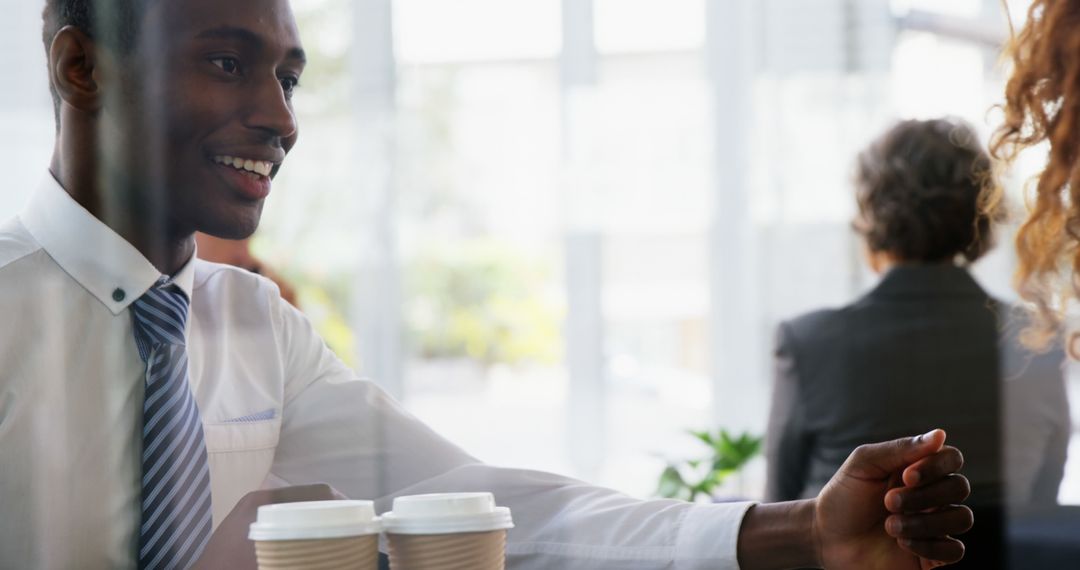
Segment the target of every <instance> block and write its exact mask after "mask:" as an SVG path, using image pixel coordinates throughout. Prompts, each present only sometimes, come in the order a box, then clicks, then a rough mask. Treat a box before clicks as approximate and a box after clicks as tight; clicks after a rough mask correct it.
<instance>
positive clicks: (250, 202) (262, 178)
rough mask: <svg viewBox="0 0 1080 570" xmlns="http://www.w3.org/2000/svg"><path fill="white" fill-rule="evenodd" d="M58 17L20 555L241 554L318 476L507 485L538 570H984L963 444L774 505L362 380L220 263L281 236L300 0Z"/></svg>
mask: <svg viewBox="0 0 1080 570" xmlns="http://www.w3.org/2000/svg"><path fill="white" fill-rule="evenodd" d="M44 22H45V26H44V40H45V46H46V50H47V52H48V62H49V66H48V73H49V81H50V84H51V86H52V89H53V93H54V99H55V104H56V111H57V113H56V120H57V131H56V149H55V153H54V156H53V160H52V163H51V165H50V167H49V171H48V172H47V173H44V175H43V180H42V183H41V185H40V187H39V188H38V189H37V192H36V193H35V194H34V196H33V198H32V200H31V202H30V204H29V205H28V206H27V208H26V209H25V211H24V212H23V213H21V214H20V215H19V216H18V217H17V218H15V219H12V220H9V221H8V222H6V223H4V224H3V225H2V226H0V315H3V317H4V322H5V325H6V326H4V327H2V328H0V567H5V568H7V567H11V568H127V567H139V568H185V567H189V566H191V565H192V564H193V563H195V562H196V561H200V562H201V563H202V564H203V565H205V566H206V567H220V566H221V565H222V564H225V563H224V562H222V559H220V558H219V559H208V558H209V557H211V556H214V555H215V554H214V553H215V552H220V548H219V546H220V541H219V540H218V538H217V537H221V536H225V535H226V534H227V533H223V532H221V531H222V529H223V528H227V527H228V526H229V525H230V521H235V520H236V517H230V516H228V515H229V514H230V512H231V511H233V509H234V508H236V507H237V505H238V504H239V505H241V506H242V505H244V504H246V503H245V501H247V499H245V498H244V497H245V496H249V497H250V495H248V494H249V493H251V492H252V491H255V490H256V489H260V488H266V487H288V486H295V485H303V484H309V483H314V482H325V483H328V484H330V485H331V486H333V487H334V488H336V489H338V490H339V491H340V492H342V493H344V494H346V495H347V496H350V497H353V498H370V499H375V500H377V503H378V507H379V508H380V509H381V510H385V509H386V508H387V507H388V506H389V504H390V501H391V500H392V498H393V497H394V496H397V495H401V494H412V493H421V492H439V491H471V490H489V491H493V492H494V493H495V495H496V497H497V500H498V501H499V502H500V503H501V504H504V505H507V506H509V507H511V509H512V510H513V513H514V520H515V523H516V525H517V526H516V528H515V529H514V530H513V531H512V532H511V534H510V538H509V544H508V546H507V552H508V557H509V558H508V559H509V563H510V567H511V568H514V569H533V568H535V569H539V568H564V569H586V568H588V569H616V568H628V567H633V568H676V569H691V568H736V567H742V568H782V567H796V566H814V565H826V566H828V567H830V568H888V569H898V570H899V569H905V570H907V569H912V570H913V569H916V568H929V567H930V566H932V565H933V564H934V563H935V562H933V561H935V560H940V561H952V560H956V559H958V558H959V557H960V556H961V555H962V552H963V546H962V544H961V543H960V542H959V541H957V540H955V539H953V538H951V537H950V535H953V534H956V533H961V532H964V531H965V530H967V528H968V527H969V526H970V525H971V513H970V511H969V510H967V509H966V508H965V507H962V506H958V505H956V503H959V502H961V501H962V500H963V499H964V498H965V496H966V494H967V481H966V480H965V479H964V478H963V477H962V476H960V475H957V474H956V472H957V471H958V470H959V469H960V467H961V464H962V458H961V456H960V453H959V452H958V451H957V450H955V449H953V448H950V447H947V446H945V445H944V438H945V435H944V433H942V432H940V431H935V432H931V433H929V434H927V435H925V436H922V437H919V438H909V439H904V440H897V441H894V442H889V443H885V444H880V445H875V446H865V447H862V448H860V449H859V450H857V451H856V452H855V453H854V454H853V455H852V456H851V458H849V460H848V462H847V463H846V464H845V466H844V467H843V468H842V469H841V470H840V472H839V473H838V474H837V476H836V477H835V478H834V480H833V481H832V482H831V483H830V484H829V485H828V486H827V487H826V488H825V490H824V491H822V494H821V495H820V497H818V498H817V499H814V500H809V501H799V502H792V503H780V504H773V505H765V504H762V505H752V504H729V505H691V504H686V503H680V502H676V501H641V500H636V499H633V498H630V497H626V496H623V495H620V494H618V493H616V492H614V491H610V490H607V489H603V488H599V487H594V486H590V485H588V484H585V483H582V482H579V481H574V480H571V479H567V478H563V477H559V476H556V475H551V474H546V473H538V472H532V471H521V470H509V469H500V468H496V467H491V466H487V465H484V464H483V463H481V462H479V461H478V460H476V459H475V458H473V457H471V456H469V455H468V454H466V453H465V452H463V451H462V450H460V449H459V448H457V447H455V446H454V445H452V444H451V443H449V442H447V441H446V440H444V439H443V438H441V437H440V436H439V435H437V434H435V433H434V432H432V431H431V430H430V429H428V428H427V427H425V426H424V425H423V424H421V423H420V422H418V421H417V420H416V419H415V418H413V417H411V416H410V415H408V414H407V413H406V412H405V411H403V410H402V409H401V408H400V407H399V406H398V405H397V404H396V403H394V402H393V401H392V400H390V399H389V398H388V397H387V396H386V395H385V394H384V393H383V392H382V391H380V390H379V388H378V387H377V386H375V385H374V384H372V383H370V382H367V381H362V380H359V379H357V378H356V377H355V375H354V374H353V372H352V371H351V370H349V369H348V368H347V367H346V366H344V365H343V364H342V363H341V362H340V361H339V360H337V359H336V358H335V357H334V356H333V355H332V354H331V353H330V351H329V350H328V349H327V348H326V347H325V345H324V343H323V342H322V341H321V339H319V337H318V336H317V335H316V334H315V332H314V331H313V329H312V328H311V326H310V324H309V323H308V322H307V321H306V320H305V319H304V317H303V316H302V315H301V314H300V313H299V312H297V311H296V310H295V309H293V308H292V307H291V306H290V305H288V304H287V303H285V302H284V301H282V300H281V299H280V297H279V295H278V294H277V291H276V289H275V288H274V286H273V285H272V284H271V283H270V282H269V281H267V280H265V279H263V278H261V277H259V276H256V275H253V274H251V273H248V272H245V271H242V270H238V269H235V268H231V267H227V266H222V265H216V264H211V263H207V262H203V261H200V260H198V259H195V257H194V251H195V246H194V239H193V234H194V232H196V231H202V232H206V233H209V234H212V235H215V236H219V237H226V238H242V237H246V236H248V235H250V234H251V233H252V232H253V231H254V230H255V228H256V226H257V225H258V222H259V216H260V214H261V211H262V207H263V203H264V200H265V199H266V198H267V196H268V195H269V194H270V193H271V187H272V185H271V181H272V179H273V177H274V175H275V174H276V172H277V171H278V169H280V168H281V167H282V164H283V162H284V161H285V159H286V156H287V154H288V152H289V150H290V149H291V148H292V147H293V145H294V144H295V142H296V139H297V123H296V117H295V114H294V112H293V108H292V103H291V97H292V93H293V90H294V89H295V88H296V85H297V82H298V80H299V78H300V75H301V73H302V72H303V67H304V52H303V49H302V48H301V42H300V38H299V35H298V33H297V29H296V25H295V22H294V19H293V16H292V13H291V11H290V8H289V5H288V3H287V0H224V1H223V0H111V1H107V0H97V1H93V0H47V5H46V8H45V14H44ZM927 397H932V395H928V396H927ZM215 529H216V530H217V531H218V532H217V534H215V535H214V536H215V539H214V540H213V541H211V540H210V537H211V534H212V533H213V532H214V531H215ZM232 530H236V529H232ZM208 543H210V544H212V545H213V547H212V548H210V549H208V550H207V549H206V545H207V544H208ZM229 546H231V547H232V548H234V549H236V550H250V548H251V546H250V543H248V542H247V541H244V540H238V541H236V542H235V544H233V545H229V544H226V547H229ZM204 554H205V555H204ZM200 557H202V559H201V560H200Z"/></svg>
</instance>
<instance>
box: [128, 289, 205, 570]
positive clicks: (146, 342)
mask: <svg viewBox="0 0 1080 570" xmlns="http://www.w3.org/2000/svg"><path fill="white" fill-rule="evenodd" d="M131 313H132V315H133V318H134V323H135V344H136V345H137V346H138V348H139V356H141V357H142V359H143V362H145V363H146V364H147V366H146V395H145V396H144V400H143V429H142V437H143V451H142V521H141V523H142V524H141V526H140V527H139V556H138V559H139V568H140V569H147V570H150V569H157V568H166V569H174V568H178V569H183V568H188V567H189V566H191V565H192V564H193V563H194V562H195V560H196V559H198V557H199V554H200V553H201V552H202V550H203V548H204V547H205V546H206V542H207V541H208V540H209V539H210V525H211V516H210V512H211V511H210V469H209V465H208V463H207V460H206V440H205V439H204V437H203V428H202V419H201V418H200V417H199V407H198V406H197V405H196V404H195V398H194V397H193V396H192V395H191V388H190V387H189V386H188V361H187V350H186V349H185V346H184V323H185V322H187V315H188V299H187V296H186V295H184V293H183V291H180V290H179V289H178V288H177V287H176V286H175V285H169V284H166V283H165V280H164V279H162V280H161V281H159V282H158V283H157V284H156V285H155V286H154V287H153V288H151V289H150V290H149V291H147V292H146V294H144V295H143V296H142V297H140V298H139V299H138V300H137V301H135V303H133V304H132V306H131Z"/></svg>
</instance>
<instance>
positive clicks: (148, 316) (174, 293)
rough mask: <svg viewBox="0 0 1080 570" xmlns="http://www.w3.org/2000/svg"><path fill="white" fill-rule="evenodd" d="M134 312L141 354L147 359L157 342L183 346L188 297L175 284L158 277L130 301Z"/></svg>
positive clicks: (136, 337) (137, 340)
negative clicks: (151, 285) (155, 282)
mask: <svg viewBox="0 0 1080 570" xmlns="http://www.w3.org/2000/svg"><path fill="white" fill-rule="evenodd" d="M131 314H132V315H133V320H134V322H135V340H136V344H137V345H138V347H139V355H140V356H142V359H143V360H144V361H145V360H146V359H147V358H149V356H150V350H151V349H152V348H153V347H155V346H159V345H163V344H174V345H180V346H183V344H184V325H185V324H186V323H187V316H188V298H187V295H185V294H184V292H183V291H181V290H180V288H179V287H177V286H176V285H173V284H169V283H166V282H164V281H159V282H158V283H157V284H156V285H154V286H153V287H151V288H150V290H149V291H147V292H146V293H144V294H143V296H142V297H139V298H138V299H136V300H135V302H134V303H132V304H131Z"/></svg>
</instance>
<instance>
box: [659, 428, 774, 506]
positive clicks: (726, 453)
mask: <svg viewBox="0 0 1080 570" xmlns="http://www.w3.org/2000/svg"><path fill="white" fill-rule="evenodd" d="M689 433H690V435H692V436H694V437H695V438H697V439H698V441H700V442H701V443H702V444H704V445H705V446H706V447H707V448H708V449H709V454H708V455H707V456H704V457H700V458H697V459H687V460H684V461H681V462H674V463H668V466H667V467H666V468H665V469H664V471H663V472H662V473H661V474H660V481H659V484H658V485H657V489H656V494H657V495H659V496H661V497H665V498H669V499H682V500H684V501H691V502H693V501H695V500H697V499H698V497H701V496H705V497H712V496H713V493H714V491H716V489H717V488H719V487H720V486H721V485H722V484H723V483H724V481H725V480H726V479H727V478H728V477H730V476H731V475H733V474H735V473H736V472H738V471H739V470H740V469H742V467H743V466H744V465H746V463H747V462H749V461H750V460H751V459H753V458H754V457H755V456H756V455H757V454H759V453H760V452H761V443H762V440H763V439H764V438H762V437H758V436H753V435H751V434H749V433H743V434H742V435H740V436H738V437H732V435H731V434H729V433H728V431H727V430H723V429H721V430H719V431H718V432H716V433H710V432H708V431H693V430H691V431H690V432H689Z"/></svg>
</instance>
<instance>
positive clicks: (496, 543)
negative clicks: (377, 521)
mask: <svg viewBox="0 0 1080 570" xmlns="http://www.w3.org/2000/svg"><path fill="white" fill-rule="evenodd" d="M386 538H387V545H388V546H389V549H390V568H391V570H504V568H505V566H506V531H505V530H493V531H489V532H462V533H457V534H389V533H388V534H387V535H386Z"/></svg>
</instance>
